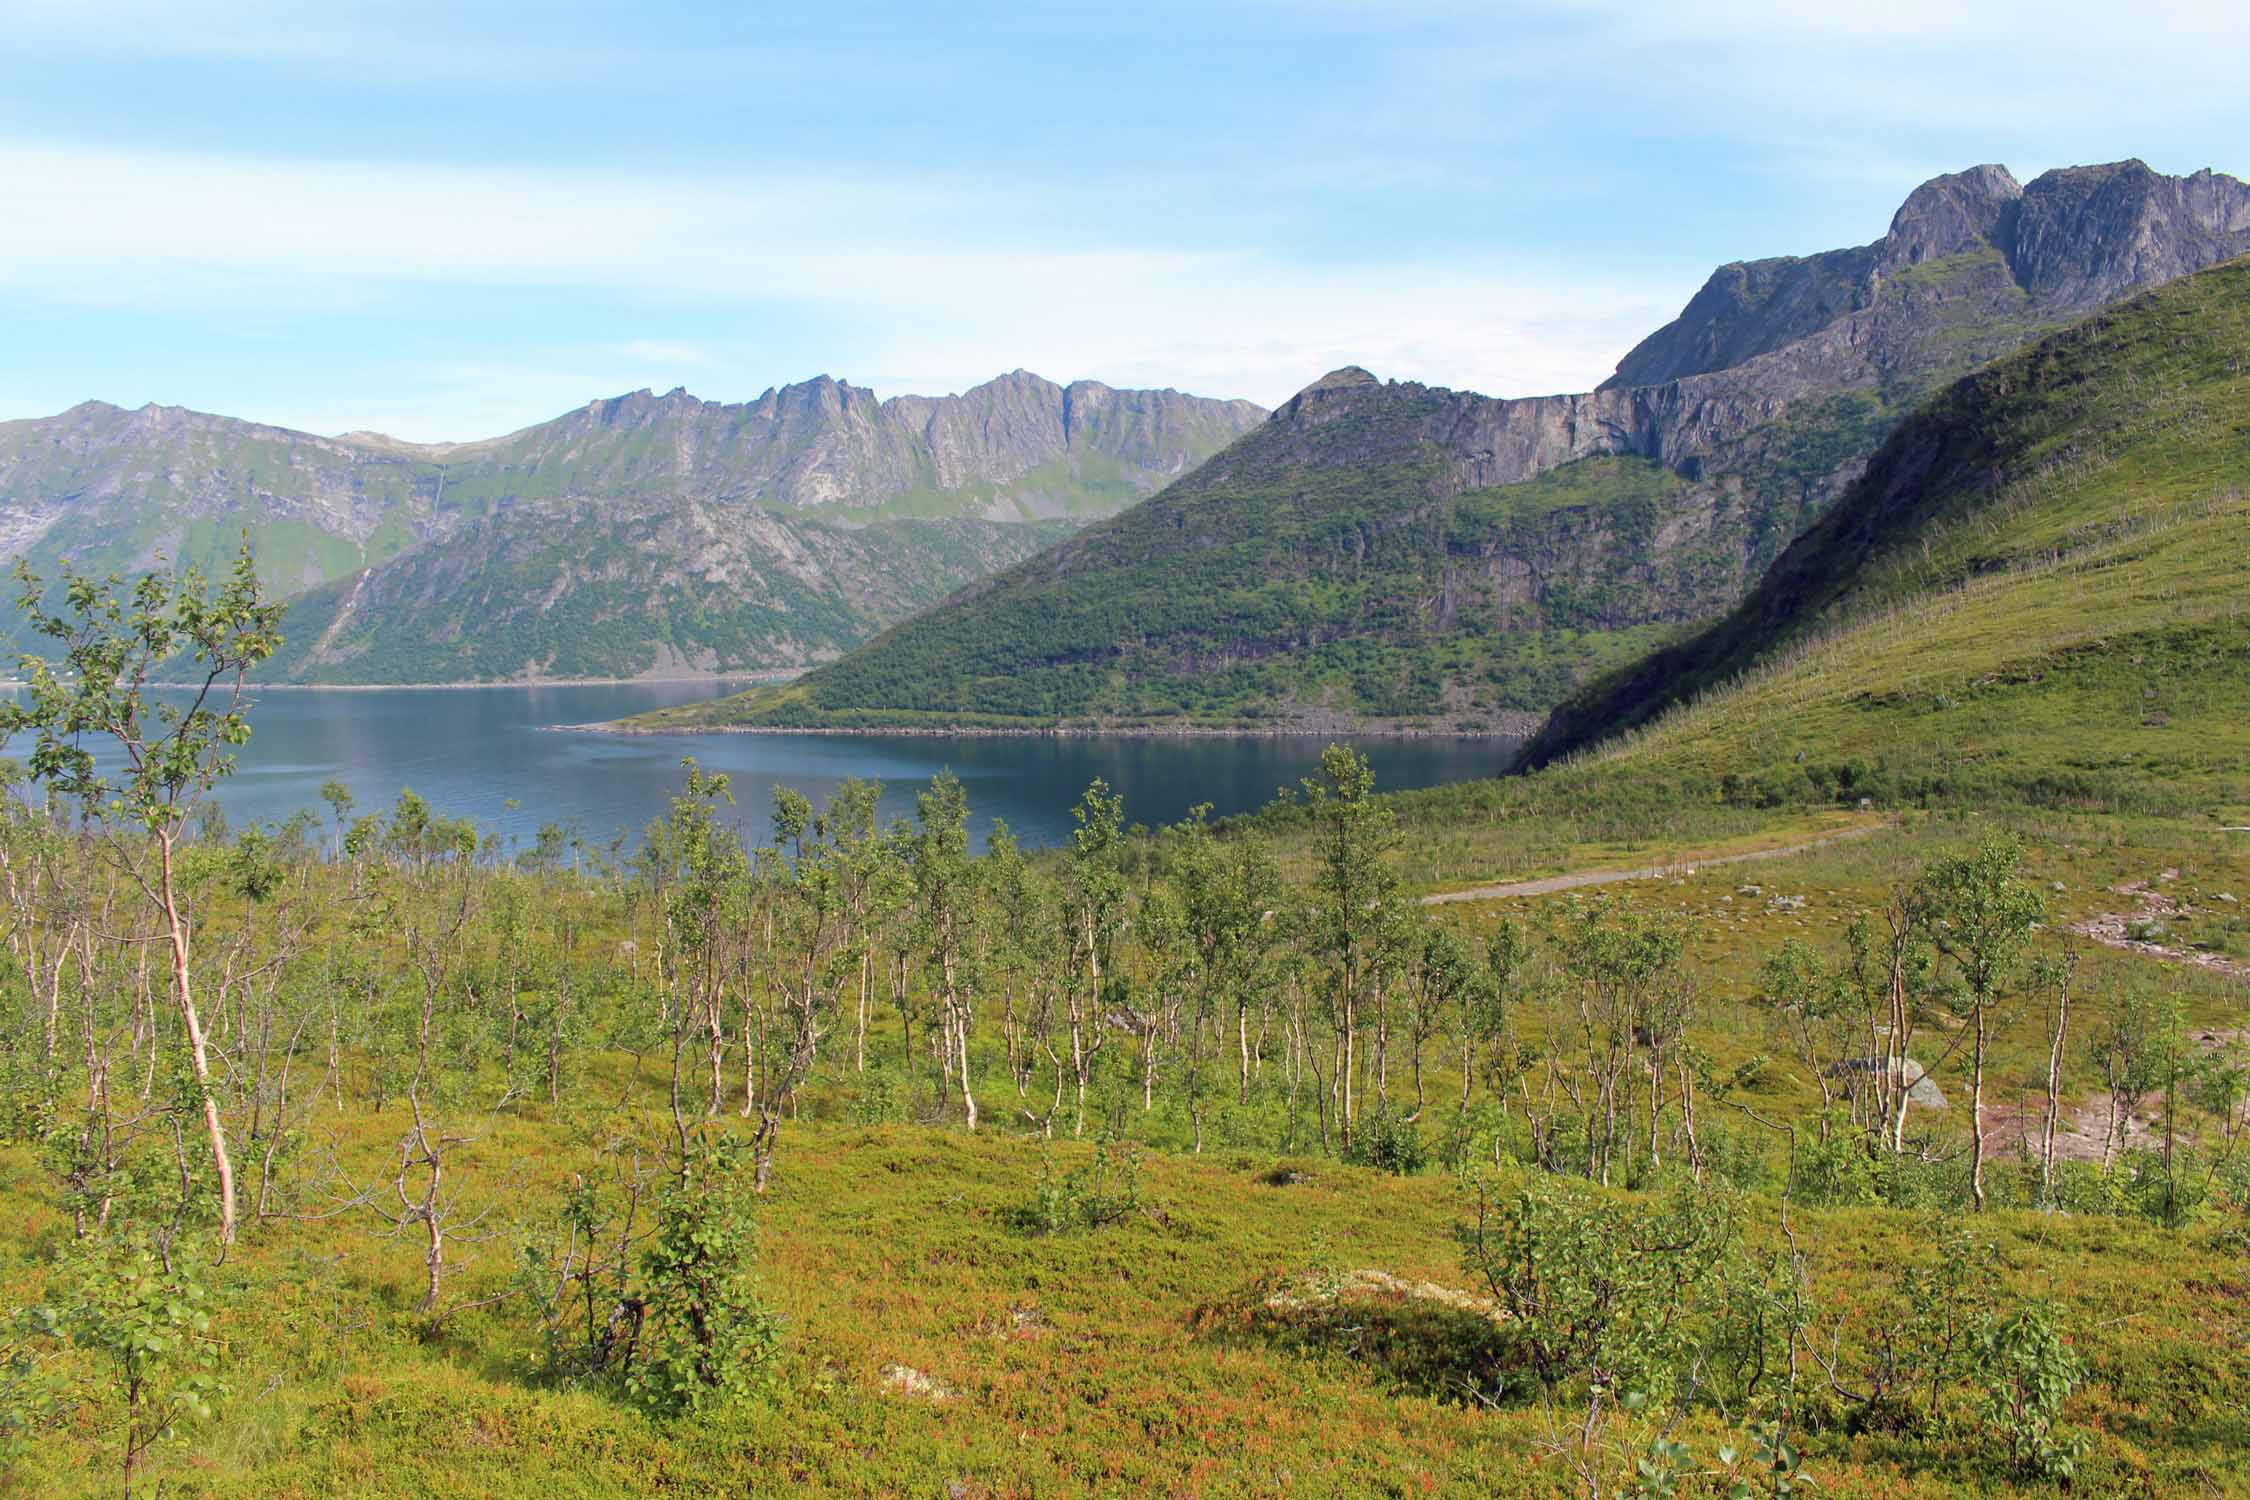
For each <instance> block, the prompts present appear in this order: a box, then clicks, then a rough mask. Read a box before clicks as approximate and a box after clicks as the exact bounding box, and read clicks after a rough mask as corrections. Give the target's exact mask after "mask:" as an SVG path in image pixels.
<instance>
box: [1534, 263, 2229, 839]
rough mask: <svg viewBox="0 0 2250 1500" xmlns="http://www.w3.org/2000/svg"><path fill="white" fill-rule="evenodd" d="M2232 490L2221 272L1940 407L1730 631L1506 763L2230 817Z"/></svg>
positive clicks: (1765, 795) (2004, 368)
mask: <svg viewBox="0 0 2250 1500" xmlns="http://www.w3.org/2000/svg"><path fill="white" fill-rule="evenodd" d="M2246 485H2250V260H2237V261H2233V262H2230V263H2228V264H2226V265H2224V266H2221V267H2218V268H2215V269H2212V270H2209V271H2205V272H2203V273H2201V274H2199V275H2197V276H2194V277H2191V278H2188V279H2185V280H2182V281H2178V282H2175V283H2173V284H2171V285H2169V286H2166V287H2164V288H2161V289H2159V290H2157V291H2155V292H2152V293H2148V294H2145V295H2143V296H2141V297H2139V298H2136V299H2134V300H2133V301H2131V302H2129V303H2126V304H2124V305H2122V306H2120V307H2118V308H2116V309H2115V310H2113V311H2111V312H2109V313H2106V314H2103V315H2101V316H2098V317H2096V318H2094V319H2092V320H2091V321H2089V322H2087V323H2085V324H2083V325H2082V326H2080V327H2078V328H2075V329H2072V330H2070V331H2068V332H2066V333H2063V334H2061V335H2058V336H2056V337H2054V338H2051V339H2049V340H2047V341H2046V342H2044V343H2042V344H2040V345H2038V346H2037V347H2035V348H2033V349H2031V350H2029V351H2027V352H2025V353H2023V354H2020V355H2017V356H2015V357H2013V358H2011V359H2008V360H2004V361H2002V362H2001V363H1999V364H1997V365H1995V366H1993V367H1991V368H1990V369H1988V370H1986V371H1984V372H1982V373H1980V374H1977V375H1975V376H1972V377H1970V378H1968V379H1966V380H1963V381H1961V382H1959V383H1958V384H1956V385H1955V386H1953V387H1952V388H1950V389H1949V390H1947V391H1946V392H1945V393H1943V395H1941V396H1940V397H1939V398H1938V399H1937V400H1936V401H1934V402H1932V403H1931V404H1930V405H1929V406H1928V407H1927V408H1926V409H1925V410H1923V411H1922V412H1921V413H1920V414H1918V415H1917V416H1916V417H1915V418H1914V419H1913V420H1912V421H1910V422H1909V423H1907V424H1906V425H1905V426H1904V427H1903V428H1901V429H1900V431H1899V432H1898V433H1897V434H1896V435H1895V436H1894V437H1893V438H1892V439H1891V440H1890V442H1889V443H1888V444H1887V445H1886V446H1885V447H1884V449H1883V451H1882V452H1881V453H1880V454H1879V455H1878V456H1877V457H1876V459H1875V460H1874V462H1873V463H1872V464H1871V465H1870V467H1869V469H1868V472H1867V474H1866V476H1865V477H1864V478H1863V479H1862V480H1861V481H1860V482H1859V484H1858V485H1857V486H1856V487H1855V488H1854V490H1853V491H1852V493H1851V494H1850V495H1849V496H1848V497H1847V498H1846V499H1845V500H1844V501H1843V502H1842V503H1841V504H1839V505H1838V506H1837V507H1836V509H1835V510H1833V511H1832V512H1831V513H1830V514H1829V515H1828V516H1826V517H1825V518H1824V519H1822V520H1821V521H1820V522H1819V523H1817V524H1816V525H1815V526H1814V527H1813V528H1812V529H1811V530H1810V531H1808V532H1807V533H1806V535H1805V536H1804V537H1802V538H1801V539H1799V540H1798V541H1797V542H1796V543H1795V544H1794V545H1792V546H1791V547H1790V548H1789V549H1788V551H1787V552H1785V553H1784V554H1783V555H1782V557H1781V558H1780V559H1779V561H1777V562H1776V563H1775V565H1774V566H1773V568H1772V569H1771V571H1770V572H1769V573H1768V574H1767V576H1766V577H1765V579H1764V580H1763V581H1762V582H1761V583H1760V584H1759V586H1758V587H1757V588H1756V589H1755V590H1754V591H1753V592H1752V593H1751V594H1750V595H1749V596H1748V597H1747V598H1746V599H1745V600H1744V602H1743V603H1742V604H1741V605H1740V606H1739V607H1738V608H1737V609H1735V610H1734V611H1733V612H1732V613H1730V614H1729V615H1727V616H1726V617H1725V618H1724V619H1722V620H1720V621H1718V622H1717V623H1715V624H1713V625H1711V626H1710V627H1708V628H1707V629H1705V630H1703V631H1701V632H1699V633H1698V634H1696V635H1694V636H1692V637H1690V638H1688V639H1686V640H1684V641H1682V642H1679V643H1677V644H1675V645H1672V646H1670V647H1667V648H1665V649H1663V650H1660V651H1658V652H1656V653H1655V654H1653V655H1651V656H1649V657H1648V658H1647V659H1645V660H1643V661H1641V662H1639V663H1636V664H1634V665H1633V666H1631V667H1628V668H1625V669H1622V670H1620V671H1618V672H1616V673H1614V674H1612V675H1610V676H1608V677H1606V678H1604V679H1603V680H1601V681H1599V682H1597V683H1595V684H1592V685H1591V686H1589V687H1588V688H1587V689H1586V690H1585V691H1583V692H1582V693H1580V694H1579V695H1577V696H1576V697H1574V698H1573V699H1572V700H1571V701H1569V702H1568V703H1566V704H1565V705H1564V706H1563V707H1562V708H1560V709H1559V710H1558V711H1557V712H1556V713H1555V714H1554V716H1553V717H1552V718H1551V720H1550V721H1549V722H1548V724H1547V725H1546V727H1545V728H1544V729H1543V730H1542V732H1541V734H1540V735H1539V737H1538V738H1537V740H1536V741H1535V742H1534V744H1533V745H1532V746H1531V747H1530V750H1529V752H1528V753H1529V756H1530V759H1531V761H1532V762H1533V763H1534V764H1543V763H1547V762H1552V761H1556V760H1560V759H1563V758H1565V757H1568V756H1573V755H1577V756H1579V757H1580V758H1581V759H1584V758H1585V757H1587V756H1589V755H1590V756H1592V757H1593V758H1594V759H1596V760H1598V761H1600V762H1601V763H1603V764H1611V763H1617V764H1622V765H1633V766H1641V767H1646V768H1670V769H1675V770H1688V771H1693V772H1696V773H1700V774H1704V775H1710V776H1716V777H1720V778H1724V779H1725V781H1726V785H1727V787H1728V789H1729V790H1730V793H1731V794H1733V795H1735V796H1737V797H1751V798H1762V799H1773V800H1780V799H1783V798H1788V797H1795V796H1799V795H1802V794H1803V793H1804V791H1805V789H1806V787H1807V785H1808V783H1813V784H1824V785H1826V786H1827V787H1828V788H1829V789H1831V790H1835V791H1840V792H1844V793H1849V792H1850V791H1851V790H1852V789H1853V788H1854V786H1855V785H1856V786H1864V787H1866V788H1867V789H1868V791H1869V792H1897V793H1906V794H1912V793H1914V792H1916V791H1917V790H1924V791H1939V792H1943V791H1953V792H1961V791H1974V790H1975V789H1977V788H1978V787H1980V786H1981V787H1991V788H1995V789H2002V790H2006V791H2009V792H2011V793H2013V794H2016V795H2028V796H2031V797H2033V798H2035V799H2037V800H2046V801H2060V802H2066V803H2067V802H2073V801H2083V802H2088V803H2103V804H2116V803H2119V802H2130V801H2133V800H2135V799H2136V798H2161V799H2163V800H2165V801H2166V802H2167V803H2168V804H2172V805H2175V806H2177V807H2179V808H2192V809H2193V810H2194V811H2197V812H2199V813H2205V812H2207V813H2214V814H2218V815H2221V816H2226V817H2235V815H2236V814H2239V813H2241V812H2242V811H2243V804H2244V803H2245V801H2246V800H2250V777H2246V776H2245V773H2244V767H2245V766H2246V765H2250V619H2246V618H2245V615H2244V601H2245V599H2246V598H2250V591H2246V589H2245V579H2246V577H2250V500H2246V499H2245V495H2244V490H2245V486H2246ZM2235 820H2236V821H2241V819H2240V818H2239V817H2235Z"/></svg>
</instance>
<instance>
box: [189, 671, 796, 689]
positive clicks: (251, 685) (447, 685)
mask: <svg viewBox="0 0 2250 1500" xmlns="http://www.w3.org/2000/svg"><path fill="white" fill-rule="evenodd" d="M798 675H799V673H798V672H797V671H796V670H794V669H792V670H790V671H787V672H779V673H771V672H748V673H743V674H741V675H739V676H726V677H702V676H698V677H537V678H531V679H518V680H515V681H510V682H259V681H256V680H255V679H253V680H252V681H250V682H248V683H245V684H244V689H245V691H248V692H253V693H432V692H448V693H450V692H471V691H494V690H500V689H506V690H510V691H517V690H521V689H524V688H584V687H692V686H706V685H707V686H710V687H716V688H726V687H736V686H745V685H747V686H752V687H755V686H759V685H761V684H764V683H770V682H788V681H790V680H791V679H793V678H795V677H797V676H798ZM149 686H150V687H161V688H196V687H201V686H202V684H201V683H197V682H152V683H150V684H149Z"/></svg>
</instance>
